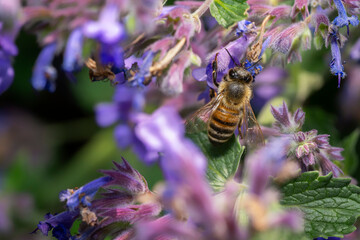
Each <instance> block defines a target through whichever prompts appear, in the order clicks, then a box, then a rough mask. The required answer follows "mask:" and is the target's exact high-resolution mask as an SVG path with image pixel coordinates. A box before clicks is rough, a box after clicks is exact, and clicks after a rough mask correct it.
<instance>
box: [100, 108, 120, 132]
mask: <svg viewBox="0 0 360 240" xmlns="http://www.w3.org/2000/svg"><path fill="white" fill-rule="evenodd" d="M95 113H96V122H97V124H98V125H99V126H101V127H108V126H110V125H112V124H114V123H115V122H116V121H118V120H119V119H120V116H119V109H118V106H117V105H116V104H114V103H100V104H98V105H97V106H96V108H95Z"/></svg>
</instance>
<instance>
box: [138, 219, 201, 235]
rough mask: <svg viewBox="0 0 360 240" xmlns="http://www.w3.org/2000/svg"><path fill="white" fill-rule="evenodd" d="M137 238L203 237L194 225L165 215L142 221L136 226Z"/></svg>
mask: <svg viewBox="0 0 360 240" xmlns="http://www.w3.org/2000/svg"><path fill="white" fill-rule="evenodd" d="M135 231H136V234H135V236H136V239H142V240H151V239H159V238H161V239H164V240H167V239H169V240H170V239H174V238H179V237H180V236H181V237H182V238H183V239H201V235H200V233H199V232H198V231H197V230H196V229H194V228H193V226H191V225H189V224H187V223H185V222H182V221H178V220H176V219H174V218H173V217H171V216H170V215H165V216H163V217H161V218H158V219H156V220H153V221H147V222H140V223H139V224H137V225H136V226H135Z"/></svg>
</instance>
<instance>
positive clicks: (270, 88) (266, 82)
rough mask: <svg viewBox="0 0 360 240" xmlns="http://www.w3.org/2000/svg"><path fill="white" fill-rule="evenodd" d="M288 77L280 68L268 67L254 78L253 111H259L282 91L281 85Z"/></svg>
mask: <svg viewBox="0 0 360 240" xmlns="http://www.w3.org/2000/svg"><path fill="white" fill-rule="evenodd" d="M287 76H288V74H287V72H286V71H284V70H283V69H282V68H278V67H268V68H266V69H264V70H263V71H262V72H261V73H260V74H259V75H257V76H256V81H255V83H254V98H253V100H252V107H253V109H254V110H255V109H261V108H262V106H263V105H264V104H265V103H266V102H268V101H269V100H270V99H272V98H274V97H275V96H278V95H279V94H280V93H281V92H282V91H283V88H284V86H283V83H284V80H285V78H286V77H287Z"/></svg>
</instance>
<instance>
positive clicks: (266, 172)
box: [246, 137, 291, 196]
mask: <svg viewBox="0 0 360 240" xmlns="http://www.w3.org/2000/svg"><path fill="white" fill-rule="evenodd" d="M290 143H291V142H290V139H289V138H288V137H280V138H274V139H270V140H269V142H268V144H267V145H266V146H265V147H263V148H261V149H260V150H259V151H257V152H255V153H254V154H252V155H250V156H249V158H248V159H247V160H246V163H247V166H246V168H247V169H248V174H249V176H248V181H249V191H250V193H251V194H255V195H258V196H261V195H262V194H264V191H265V189H266V187H267V184H268V182H269V180H270V177H276V175H277V174H278V173H279V172H280V170H281V168H282V167H283V165H284V164H285V161H286V160H287V153H288V151H289V149H290Z"/></svg>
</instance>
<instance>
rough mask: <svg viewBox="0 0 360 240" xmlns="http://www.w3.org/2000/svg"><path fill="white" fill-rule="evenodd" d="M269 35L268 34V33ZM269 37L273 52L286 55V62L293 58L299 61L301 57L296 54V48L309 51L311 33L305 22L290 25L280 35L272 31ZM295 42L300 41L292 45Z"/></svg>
mask: <svg viewBox="0 0 360 240" xmlns="http://www.w3.org/2000/svg"><path fill="white" fill-rule="evenodd" d="M268 34H270V32H269V33H268ZM269 36H270V37H271V43H270V46H271V48H273V49H274V50H275V51H279V52H281V53H284V54H287V61H288V62H289V61H291V60H293V57H295V58H298V60H301V55H300V54H299V53H298V48H299V47H301V48H302V49H303V50H307V49H310V47H311V44H310V39H311V32H310V29H309V27H308V24H307V23H306V22H298V23H294V24H292V25H290V26H289V27H287V28H286V29H284V30H282V31H281V32H280V33H278V32H276V31H274V32H273V34H272V35H269ZM296 40H300V41H301V42H300V43H301V44H298V46H296V44H294V43H295V42H296Z"/></svg>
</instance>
